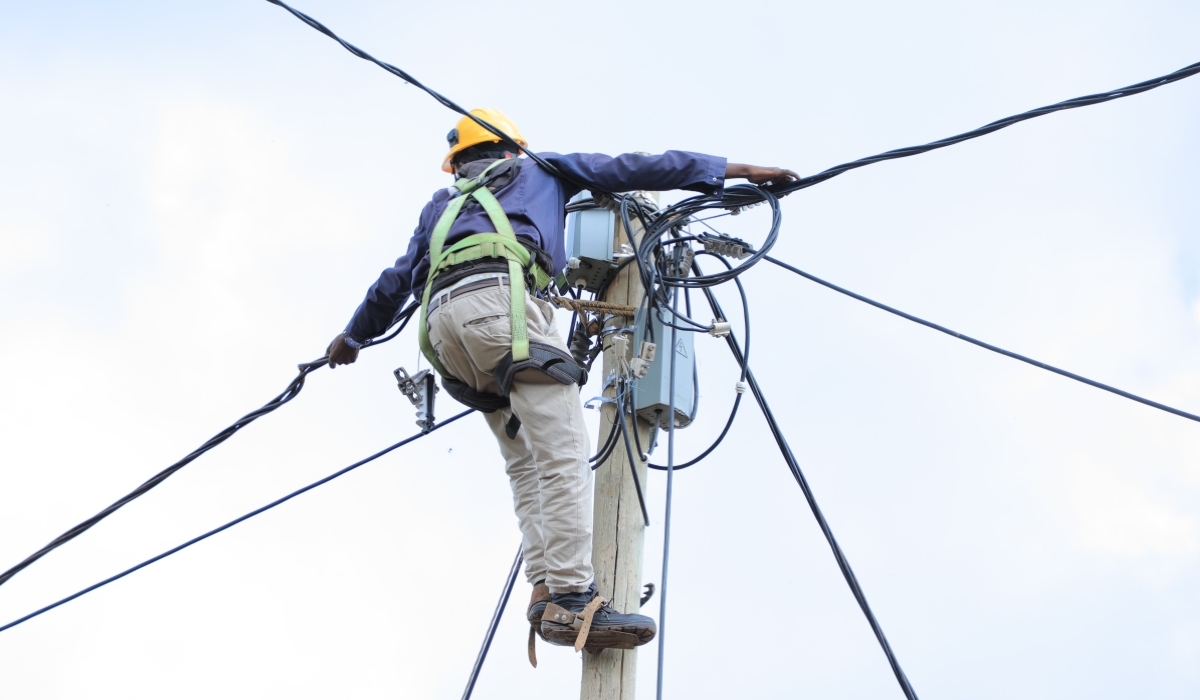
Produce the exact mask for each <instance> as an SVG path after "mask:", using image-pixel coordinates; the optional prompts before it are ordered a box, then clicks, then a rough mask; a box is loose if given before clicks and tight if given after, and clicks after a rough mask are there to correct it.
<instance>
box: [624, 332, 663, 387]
mask: <svg viewBox="0 0 1200 700" xmlns="http://www.w3.org/2000/svg"><path fill="white" fill-rule="evenodd" d="M657 350H658V346H657V345H655V344H654V343H651V342H649V341H645V340H644V341H642V347H641V348H640V349H639V350H638V356H637V357H635V358H634V359H633V362H630V363H629V368H630V369H631V370H632V372H633V376H635V377H637V378H638V379H641V378H642V377H644V376H646V373H647V372H649V371H650V363H652V362H654V355H655V352H656V351H657Z"/></svg>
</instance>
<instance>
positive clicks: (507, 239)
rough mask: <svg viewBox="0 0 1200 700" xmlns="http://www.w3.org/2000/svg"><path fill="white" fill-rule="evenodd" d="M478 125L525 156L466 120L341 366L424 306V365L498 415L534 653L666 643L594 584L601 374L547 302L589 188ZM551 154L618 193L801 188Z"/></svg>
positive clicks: (766, 177)
mask: <svg viewBox="0 0 1200 700" xmlns="http://www.w3.org/2000/svg"><path fill="white" fill-rule="evenodd" d="M471 114H473V115H475V116H477V117H479V118H480V119H482V120H484V121H486V122H488V123H489V124H491V125H493V126H495V127H497V128H498V129H499V130H500V131H502V132H503V133H504V134H506V135H507V136H508V137H509V138H510V139H511V140H512V142H513V143H516V144H517V145H519V146H520V148H519V149H518V148H514V147H512V145H511V144H506V143H505V142H504V141H503V140H502V139H500V138H498V137H497V136H496V135H495V134H493V133H491V132H489V131H488V130H486V129H484V128H483V127H481V126H480V125H479V124H477V123H476V122H475V121H474V120H472V119H470V118H468V117H463V118H462V119H461V120H459V122H458V124H457V126H456V127H455V128H454V129H453V130H452V131H451V132H450V133H449V135H448V137H447V140H448V141H449V144H450V151H449V153H447V154H446V158H445V160H444V161H443V162H442V170H444V171H445V172H447V173H451V174H452V175H454V177H455V182H454V185H453V186H452V187H449V188H445V189H441V190H438V191H437V192H435V193H434V195H433V198H432V199H431V200H430V202H429V203H428V204H426V205H425V208H424V210H423V211H422V212H421V217H420V222H419V224H418V225H417V229H416V231H415V232H414V233H413V236H412V239H411V240H410V241H409V244H408V251H407V252H406V253H405V254H404V255H403V256H401V257H400V259H398V260H397V261H396V264H395V265H394V266H393V267H391V268H388V269H387V270H384V271H383V273H382V274H381V275H380V276H379V279H378V280H377V281H376V282H375V283H374V284H373V285H371V288H370V289H369V290H368V291H367V295H366V298H365V299H364V300H363V302H362V304H361V305H360V306H359V307H358V310H357V311H355V313H354V316H353V318H351V320H350V323H349V325H347V326H346V330H345V331H344V332H342V333H340V334H338V336H337V337H336V338H334V339H333V342H332V343H330V345H329V348H328V350H327V351H326V354H327V356H328V358H329V366H330V367H337V366H338V365H348V364H351V363H353V362H354V361H355V360H356V359H358V350H359V348H360V347H362V345H363V343H365V342H366V341H367V340H369V339H371V338H374V337H376V336H378V335H380V334H382V333H383V332H384V331H385V330H386V329H387V328H388V327H389V326H390V325H391V324H392V322H393V319H394V318H395V317H396V314H397V312H398V310H399V309H400V308H401V307H402V306H403V305H404V303H405V302H406V301H407V300H408V298H409V295H410V294H416V295H420V298H421V319H420V326H419V329H418V332H419V335H420V341H421V350H422V352H423V353H424V354H425V356H426V357H427V358H428V360H429V362H430V364H431V365H433V367H434V368H435V369H436V370H437V371H438V373H439V374H440V375H441V377H442V386H443V387H444V388H445V389H446V391H447V392H449V393H450V395H451V396H453V397H454V398H455V399H457V400H458V401H459V402H461V403H463V404H465V405H467V406H470V407H473V408H477V409H479V410H480V411H482V412H483V413H484V418H485V419H486V421H487V424H488V427H489V428H491V430H492V433H493V434H494V435H495V436H496V439H497V441H498V442H499V444H500V454H501V455H502V456H503V458H504V460H505V469H506V471H507V473H508V477H509V479H510V482H511V485H512V491H513V504H514V507H515V510H516V515H517V521H518V524H519V526H520V530H521V536H522V544H521V546H522V552H523V555H524V558H525V575H526V578H527V579H528V580H529V582H530V583H531V584H533V586H534V594H533V598H532V600H531V602H530V607H529V609H528V611H527V618H528V619H529V622H530V625H531V636H530V644H531V651H532V643H533V638H532V633H533V632H537V633H538V634H539V636H541V637H542V638H543V639H545V640H547V641H549V642H551V643H553V644H558V645H564V646H575V648H576V649H580V648H588V649H603V648H613V647H615V648H625V649H629V648H633V647H635V646H640V645H642V644H645V643H646V642H649V641H650V640H651V639H653V638H654V635H655V632H656V629H655V624H654V621H653V620H652V619H650V618H649V617H646V616H644V615H637V614H623V613H620V612H618V611H616V610H615V609H613V608H612V607H610V606H608V605H607V603H606V602H605V601H604V599H603V598H601V597H600V596H599V594H598V591H597V588H596V584H595V581H594V580H593V575H592V470H591V468H590V467H589V465H588V456H589V454H590V443H589V440H588V436H587V433H586V431H585V428H584V423H583V410H582V406H581V404H580V400H579V394H578V389H577V388H576V387H577V385H582V384H583V383H584V382H586V380H587V376H586V372H585V371H584V370H583V369H582V368H581V367H580V366H579V365H578V364H577V363H576V362H575V360H574V358H573V357H572V356H571V353H570V350H569V349H568V347H567V345H566V343H565V342H564V341H563V339H562V338H561V337H560V335H559V332H558V329H557V327H556V325H555V322H554V306H553V305H551V304H550V303H549V302H548V301H546V298H545V297H546V294H547V290H548V288H549V285H550V281H551V280H552V279H553V278H554V276H555V274H556V273H558V272H559V271H561V270H562V269H563V268H564V267H565V265H566V262H567V261H566V255H565V250H564V248H565V245H564V243H565V235H564V229H565V220H566V205H567V201H568V200H569V199H570V198H571V197H572V196H574V195H575V194H577V193H578V192H579V191H580V189H579V187H578V186H576V185H574V184H572V183H571V182H569V181H567V180H565V179H562V178H560V177H558V176H556V175H554V174H552V173H551V172H549V171H548V170H546V169H544V168H542V167H541V166H540V165H538V164H537V163H536V162H533V161H531V160H529V159H527V158H521V157H519V156H520V154H521V152H522V151H523V150H524V149H526V148H527V147H528V143H527V142H526V141H525V138H524V137H523V136H522V135H521V132H520V131H519V130H518V129H517V127H516V125H515V124H513V123H512V122H511V121H510V120H509V119H508V118H507V117H506V116H504V115H503V114H501V113H500V112H498V111H496V110H493V109H476V110H472V111H471ZM538 155H540V156H541V157H542V158H543V159H544V160H545V161H547V162H549V163H550V164H552V165H553V166H555V167H557V168H558V169H559V170H560V171H561V172H562V173H564V174H567V175H569V176H571V177H573V178H575V179H576V180H580V181H583V182H587V183H591V184H594V185H595V186H596V187H597V188H600V189H602V190H605V191H608V192H627V191H631V190H672V189H682V190H692V191H696V192H706V193H711V192H717V191H720V190H721V189H722V188H723V187H724V184H725V180H726V179H727V178H746V179H748V180H750V181H751V182H754V183H760V184H761V183H765V182H769V181H774V182H787V181H790V180H792V179H794V178H796V177H797V176H796V175H795V173H793V172H791V171H790V170H784V169H780V168H762V167H756V166H750V165H741V164H736V163H728V164H727V163H726V161H725V159H724V158H719V157H715V156H707V155H702V154H697V153H688V152H684V151H668V152H666V153H664V154H662V155H658V156H645V155H633V154H625V155H621V156H617V157H615V158H612V157H609V156H606V155H600V154H579V153H576V154H568V155H560V154H557V153H539V154H538ZM531 659H532V656H531Z"/></svg>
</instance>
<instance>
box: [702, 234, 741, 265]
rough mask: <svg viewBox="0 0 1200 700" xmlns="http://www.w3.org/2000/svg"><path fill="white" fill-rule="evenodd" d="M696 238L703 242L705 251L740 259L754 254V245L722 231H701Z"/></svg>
mask: <svg viewBox="0 0 1200 700" xmlns="http://www.w3.org/2000/svg"><path fill="white" fill-rule="evenodd" d="M697 238H698V239H699V240H700V242H701V243H702V244H704V249H705V250H706V251H708V252H710V253H715V254H717V255H723V256H725V257H727V258H736V259H737V260H741V259H742V258H746V257H749V256H751V255H753V254H754V247H753V246H751V245H750V244H749V243H747V242H745V241H743V240H742V239H740V238H734V237H733V236H727V235H725V234H723V233H718V234H713V233H702V234H700V235H699V236H697Z"/></svg>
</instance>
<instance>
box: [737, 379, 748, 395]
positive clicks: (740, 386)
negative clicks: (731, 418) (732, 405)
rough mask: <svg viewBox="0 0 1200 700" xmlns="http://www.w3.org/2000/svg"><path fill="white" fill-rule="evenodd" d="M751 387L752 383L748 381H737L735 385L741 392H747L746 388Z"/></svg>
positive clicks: (738, 391)
mask: <svg viewBox="0 0 1200 700" xmlns="http://www.w3.org/2000/svg"><path fill="white" fill-rule="evenodd" d="M749 388H750V385H749V384H747V383H746V382H735V383H734V385H733V390H734V391H736V392H737V393H739V394H744V393H746V390H747V389H749Z"/></svg>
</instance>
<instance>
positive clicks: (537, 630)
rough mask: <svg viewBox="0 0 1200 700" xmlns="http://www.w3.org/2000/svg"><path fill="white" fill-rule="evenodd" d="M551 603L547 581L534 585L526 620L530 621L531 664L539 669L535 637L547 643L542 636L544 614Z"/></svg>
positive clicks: (544, 636)
mask: <svg viewBox="0 0 1200 700" xmlns="http://www.w3.org/2000/svg"><path fill="white" fill-rule="evenodd" d="M549 602H550V587H549V586H547V585H546V579H542V580H541V581H538V582H537V583H535V584H533V595H532V596H530V597H529V609H528V610H526V611H525V619H527V620H529V663H530V664H532V665H533V667H534V668H537V649H536V646H535V645H536V644H537V640H536V639H534V636H533V635H535V634H536V635H537V636H539V637H541V638H542V641H546V635H544V634H542V613H544V612H546V605H547V604H548V603H549Z"/></svg>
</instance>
